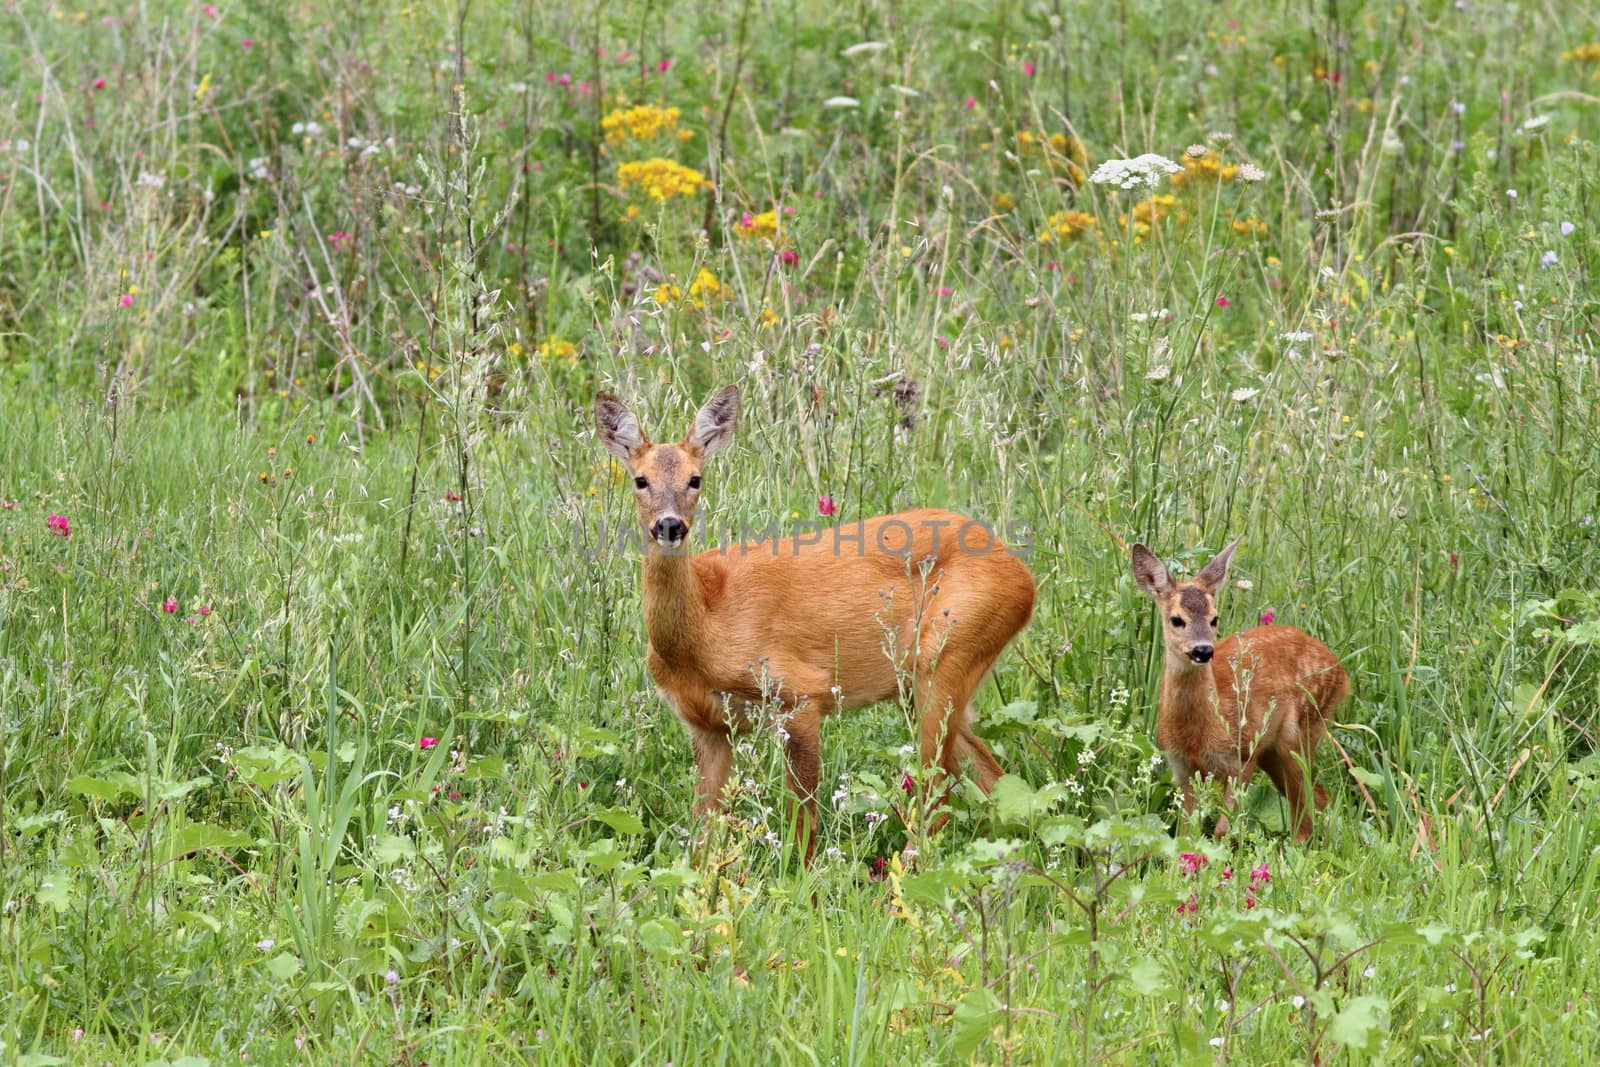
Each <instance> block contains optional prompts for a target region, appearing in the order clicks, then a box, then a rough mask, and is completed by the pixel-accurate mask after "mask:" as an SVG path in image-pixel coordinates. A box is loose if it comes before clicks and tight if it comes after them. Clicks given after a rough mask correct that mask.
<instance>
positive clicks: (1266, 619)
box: [1261, 608, 1276, 626]
mask: <svg viewBox="0 0 1600 1067" xmlns="http://www.w3.org/2000/svg"><path fill="white" fill-rule="evenodd" d="M1275 617H1276V616H1274V615H1273V614H1272V609H1271V608H1268V609H1267V610H1266V611H1263V612H1262V613H1261V625H1262V626H1271V625H1272V620H1273V619H1274V618H1275Z"/></svg>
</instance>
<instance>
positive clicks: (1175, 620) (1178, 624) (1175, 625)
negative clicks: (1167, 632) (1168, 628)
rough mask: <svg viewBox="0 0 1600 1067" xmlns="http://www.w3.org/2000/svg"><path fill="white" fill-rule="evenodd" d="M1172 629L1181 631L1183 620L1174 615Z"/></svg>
mask: <svg viewBox="0 0 1600 1067" xmlns="http://www.w3.org/2000/svg"><path fill="white" fill-rule="evenodd" d="M1172 628H1173V629H1174V630H1181V629H1182V628H1183V620H1182V619H1180V618H1178V617H1177V616H1176V615H1174V616H1173V617H1172Z"/></svg>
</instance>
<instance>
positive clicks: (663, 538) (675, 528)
mask: <svg viewBox="0 0 1600 1067" xmlns="http://www.w3.org/2000/svg"><path fill="white" fill-rule="evenodd" d="M650 536H651V537H653V538H655V539H656V543H657V544H662V545H666V546H667V547H668V548H674V547H676V546H678V545H680V544H682V543H683V539H684V538H685V537H688V536H689V524H688V523H686V522H684V521H683V520H682V519H680V518H678V517H677V516H676V515H669V516H667V517H666V518H664V519H657V520H656V523H655V525H654V526H652V527H650Z"/></svg>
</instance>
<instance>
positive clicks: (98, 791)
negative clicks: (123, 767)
mask: <svg viewBox="0 0 1600 1067" xmlns="http://www.w3.org/2000/svg"><path fill="white" fill-rule="evenodd" d="M66 785H67V791H68V792H69V793H81V794H82V795H84V796H90V797H94V798H95V799H96V800H104V801H105V802H106V803H108V804H110V803H114V802H115V801H118V800H120V799H122V798H123V797H125V796H127V797H136V796H138V795H139V782H138V780H137V779H136V778H134V777H133V775H131V774H127V773H125V772H123V771H115V772H113V773H111V774H108V775H106V776H105V777H104V778H92V777H90V776H89V775H87V774H80V775H78V776H77V777H76V778H69V779H67V783H66Z"/></svg>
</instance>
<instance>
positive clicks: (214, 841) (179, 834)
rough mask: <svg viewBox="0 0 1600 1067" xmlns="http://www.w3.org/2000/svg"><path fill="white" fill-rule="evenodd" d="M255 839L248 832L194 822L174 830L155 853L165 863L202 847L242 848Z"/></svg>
mask: <svg viewBox="0 0 1600 1067" xmlns="http://www.w3.org/2000/svg"><path fill="white" fill-rule="evenodd" d="M255 840H256V839H255V838H253V837H251V836H250V835H249V834H246V833H241V832H240V831H238V830H226V829H223V828H222V827H220V826H212V825H211V824H209V823H203V822H196V823H190V824H189V825H187V826H185V827H183V828H181V829H179V830H176V831H174V832H173V833H172V834H171V835H170V836H169V837H168V838H167V839H166V841H165V843H164V844H163V845H162V847H161V849H160V851H159V852H158V853H157V855H158V856H159V857H160V859H161V862H163V863H165V862H167V861H170V860H175V859H178V858H179V857H181V856H187V855H188V854H189V853H191V852H199V851H202V850H204V849H233V848H244V847H246V846H248V845H253V844H255Z"/></svg>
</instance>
